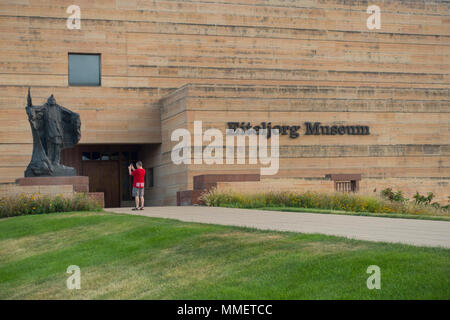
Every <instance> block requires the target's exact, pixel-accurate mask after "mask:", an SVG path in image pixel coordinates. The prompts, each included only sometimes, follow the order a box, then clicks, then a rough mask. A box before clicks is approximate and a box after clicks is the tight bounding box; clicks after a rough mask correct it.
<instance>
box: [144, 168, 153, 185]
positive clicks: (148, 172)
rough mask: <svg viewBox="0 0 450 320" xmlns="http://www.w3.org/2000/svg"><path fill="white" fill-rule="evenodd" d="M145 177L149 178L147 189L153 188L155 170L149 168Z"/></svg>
mask: <svg viewBox="0 0 450 320" xmlns="http://www.w3.org/2000/svg"><path fill="white" fill-rule="evenodd" d="M145 176H146V178H147V183H146V184H147V188H151V187H153V168H147V170H146V171H145Z"/></svg>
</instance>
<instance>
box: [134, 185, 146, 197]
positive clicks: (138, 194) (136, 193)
mask: <svg viewBox="0 0 450 320" xmlns="http://www.w3.org/2000/svg"><path fill="white" fill-rule="evenodd" d="M143 196H144V188H136V187H133V197H143Z"/></svg>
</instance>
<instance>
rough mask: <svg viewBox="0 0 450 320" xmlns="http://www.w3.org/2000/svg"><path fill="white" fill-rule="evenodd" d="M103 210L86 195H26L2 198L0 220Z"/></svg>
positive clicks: (0, 200) (0, 201) (0, 199)
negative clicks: (21, 216)
mask: <svg viewBox="0 0 450 320" xmlns="http://www.w3.org/2000/svg"><path fill="white" fill-rule="evenodd" d="M96 210H101V206H100V204H99V203H98V202H97V201H95V200H94V199H91V198H89V197H88V196H86V194H85V193H76V194H75V195H74V196H73V197H63V196H62V195H57V196H53V197H51V196H47V195H40V194H39V193H35V194H24V193H22V194H21V195H18V196H11V197H2V198H0V218H5V217H12V216H20V215H26V214H42V213H52V212H67V211H96Z"/></svg>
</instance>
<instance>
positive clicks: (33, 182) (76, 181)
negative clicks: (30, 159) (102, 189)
mask: <svg viewBox="0 0 450 320" xmlns="http://www.w3.org/2000/svg"><path fill="white" fill-rule="evenodd" d="M16 183H17V184H18V185H20V186H49V185H72V186H73V191H75V192H89V177H85V176H70V177H67V176H66V177H54V176H52V177H26V178H19V179H17V180H16Z"/></svg>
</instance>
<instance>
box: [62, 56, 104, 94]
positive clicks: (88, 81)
mask: <svg viewBox="0 0 450 320" xmlns="http://www.w3.org/2000/svg"><path fill="white" fill-rule="evenodd" d="M69 85H71V86H99V85H100V55H98V54H73V53H70V54H69Z"/></svg>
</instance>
